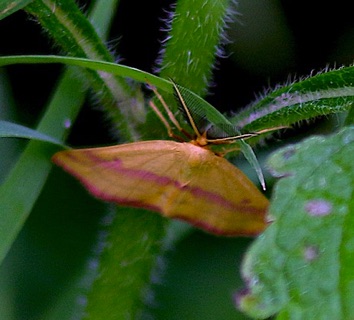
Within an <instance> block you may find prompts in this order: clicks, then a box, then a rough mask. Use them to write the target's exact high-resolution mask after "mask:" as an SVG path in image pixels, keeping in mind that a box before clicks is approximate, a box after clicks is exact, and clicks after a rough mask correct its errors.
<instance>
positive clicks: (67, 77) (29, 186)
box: [0, 17, 99, 263]
mask: <svg viewBox="0 0 354 320" xmlns="http://www.w3.org/2000/svg"><path fill="white" fill-rule="evenodd" d="M93 19H94V20H95V18H94V17H93ZM97 23H98V24H99V21H97ZM84 97H85V89H84V84H83V83H82V81H81V80H80V79H78V70H76V69H75V68H70V70H68V71H67V72H66V73H65V74H64V75H63V78H62V81H61V82H60V84H59V85H58V87H57V91H56V93H55V95H54V96H53V98H52V101H51V103H50V104H49V105H48V107H47V110H46V112H45V114H44V116H43V118H42V119H41V121H40V122H39V125H38V127H37V130H38V131H40V132H42V133H44V134H48V135H50V136H51V137H54V138H55V139H58V140H62V139H63V138H64V137H65V136H66V134H67V133H68V130H67V129H68V128H67V125H66V124H71V123H73V121H74V119H75V118H76V115H77V113H78V111H79V109H80V106H81V104H82V103H83V100H84ZM53 151H54V150H53V148H50V146H43V143H39V142H38V141H30V142H29V144H28V146H27V147H26V149H25V151H24V152H23V154H22V155H21V157H20V159H19V161H18V162H17V163H16V165H15V166H14V167H13V169H12V170H11V171H10V172H9V174H8V176H7V178H6V180H5V181H4V183H3V184H2V185H0V263H1V262H2V261H3V259H4V257H5V256H6V253H7V252H8V250H9V249H10V247H11V245H12V243H13V241H14V240H15V238H16V236H17V234H18V232H19V231H20V230H21V228H22V227H23V224H24V222H25V221H26V219H27V217H28V215H29V214H30V212H31V210H32V208H33V205H34V203H35V202H36V200H37V198H38V196H39V194H40V192H41V190H42V187H43V185H44V183H45V181H46V178H47V176H48V173H49V170H50V169H51V166H52V165H51V162H50V157H51V155H52V154H53Z"/></svg>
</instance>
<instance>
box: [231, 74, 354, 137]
mask: <svg viewBox="0 0 354 320" xmlns="http://www.w3.org/2000/svg"><path fill="white" fill-rule="evenodd" d="M353 104H354V67H345V68H341V69H338V70H333V71H329V72H324V73H321V74H318V75H315V76H312V77H309V78H307V79H305V80H302V81H299V82H294V83H292V84H290V85H287V86H284V87H281V88H277V89H276V90H274V91H273V92H270V93H269V94H267V95H266V96H265V97H264V98H263V99H261V100H259V101H258V102H256V103H255V104H252V105H251V106H250V107H248V108H246V109H245V110H244V111H242V112H241V113H238V114H237V115H236V116H235V117H234V118H233V119H232V120H231V122H232V123H234V124H236V125H237V126H239V127H240V128H244V129H245V130H249V131H257V130H260V129H264V128H269V127H276V126H281V125H290V124H293V123H296V122H298V121H301V120H307V119H310V118H313V117H316V116H322V115H328V114H333V113H338V112H344V111H348V110H350V108H351V107H352V106H353Z"/></svg>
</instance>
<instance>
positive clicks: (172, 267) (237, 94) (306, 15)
mask: <svg viewBox="0 0 354 320" xmlns="http://www.w3.org/2000/svg"><path fill="white" fill-rule="evenodd" d="M171 4H172V1H167V0H164V1H145V0H121V1H120V6H119V11H118V12H117V14H116V18H115V21H114V24H113V27H112V30H111V34H110V40H109V41H108V42H107V44H108V46H109V47H110V49H111V51H112V52H115V54H116V58H117V59H118V58H119V59H120V61H121V63H123V64H127V65H129V66H133V67H136V68H140V69H143V70H146V71H149V72H151V71H152V70H153V69H154V67H156V58H157V56H158V52H159V49H160V41H161V40H163V39H164V37H165V36H166V34H165V33H164V32H163V31H161V29H163V27H164V22H163V21H162V20H163V19H165V18H166V17H167V16H168V14H167V13H166V10H167V11H168V10H169V8H170V6H171ZM80 5H81V7H82V8H83V10H87V9H88V8H89V1H80ZM234 9H236V10H237V12H238V13H239V14H237V15H235V16H234V23H232V24H229V28H228V29H227V30H226V35H227V37H228V39H229V40H230V42H229V43H228V44H226V45H225V46H224V52H225V54H224V55H225V57H223V58H218V59H217V61H216V63H215V72H214V78H213V86H212V87H211V88H210V94H209V96H208V97H207V99H208V100H209V101H210V102H211V103H212V104H213V105H214V106H216V107H217V108H218V109H219V110H222V111H225V112H230V111H237V110H238V109H240V108H243V107H245V106H246V105H248V104H249V103H251V102H252V101H254V100H255V99H256V98H257V97H258V96H259V94H262V92H265V91H266V90H267V89H269V88H274V87H275V86H276V85H277V84H282V83H286V82H289V81H293V80H294V79H296V78H300V77H304V76H308V75H310V74H311V73H313V72H314V73H316V72H319V71H321V70H323V69H325V68H327V67H329V68H333V67H336V66H337V67H338V66H341V65H350V64H352V61H353V52H354V19H353V18H352V10H351V3H350V1H343V0H338V1H336V2H335V3H333V2H330V3H325V2H322V1H311V2H309V1H305V0H298V1H290V0H287V1H286V0H283V1H277V0H253V1H248V0H240V1H238V5H236V6H235V8H234ZM0 31H1V42H0V54H1V55H17V54H51V53H60V49H59V48H57V47H55V46H53V44H52V42H51V41H49V40H48V38H47V35H46V34H45V32H43V30H41V27H40V26H39V25H38V24H37V23H36V22H35V21H34V20H33V19H32V18H31V17H29V16H27V15H26V13H24V12H17V13H16V14H13V15H11V16H10V17H7V18H6V19H4V20H2V21H0ZM60 70H61V67H60V66H57V65H53V66H51V65H28V66H25V65H20V66H11V67H8V68H6V74H7V75H8V76H9V80H10V85H11V90H12V94H13V97H14V99H15V103H16V105H17V108H18V110H19V112H18V113H17V117H18V122H19V123H23V124H25V125H29V126H31V127H33V126H34V125H35V124H36V122H37V121H38V117H39V115H40V114H41V112H42V110H44V105H45V103H46V102H47V100H48V98H49V97H50V95H51V90H52V88H53V86H54V84H55V83H56V81H57V79H58V75H59V73H60ZM9 96H10V92H9ZM92 101H95V100H94V99H92V98H91V99H90V98H88V99H87V105H86V107H85V108H84V109H83V110H82V112H81V114H80V117H79V119H78V122H77V124H75V125H74V129H73V133H72V135H71V143H73V144H75V145H84V144H85V145H87V144H89V145H93V146H94V145H100V144H106V143H108V142H109V141H111V140H113V137H111V136H110V134H109V131H110V130H108V128H107V121H106V120H104V117H103V116H102V114H101V112H100V110H99V106H98V105H97V101H96V102H95V103H94V105H95V107H94V108H92V107H90V106H89V104H90V103H91V102H92ZM1 113H2V110H1V109H0V117H3V115H2V114H1ZM99 119H101V120H99ZM56 172H57V173H58V172H59V171H58V170H56ZM59 177H60V178H58V175H57V176H55V177H53V176H52V177H51V179H50V180H49V184H48V186H50V187H48V188H47V189H46V190H47V191H45V192H44V195H43V196H42V197H41V198H43V199H44V198H45V194H46V192H47V193H48V192H51V193H52V194H54V195H55V196H56V197H57V196H58V192H56V191H55V190H60V189H63V188H68V187H67V186H68V184H69V183H71V184H72V186H71V187H72V188H77V189H75V190H79V191H75V192H73V195H72V197H73V199H71V200H72V201H73V202H72V203H79V202H76V200H77V198H78V197H79V198H81V197H87V200H86V202H87V203H88V204H90V207H93V209H94V206H95V205H96V206H97V208H98V209H97V211H99V207H100V205H101V203H100V202H98V201H95V200H93V199H92V198H90V197H88V196H87V194H86V192H85V191H84V190H83V189H82V188H81V187H80V186H79V185H78V184H77V183H76V182H74V181H73V179H71V178H70V177H68V176H63V175H61V176H59ZM62 180H63V181H64V182H63V181H62ZM64 186H65V187H64ZM55 188H57V189H55ZM48 190H51V191H48ZM73 190H74V189H73ZM54 199H56V200H50V198H49V200H45V201H44V200H41V199H39V201H38V204H37V205H36V208H35V210H34V212H33V213H32V214H31V216H30V219H29V220H28V222H27V223H26V226H25V228H24V230H23V231H22V233H21V235H20V236H19V239H18V240H17V242H16V243H15V245H14V248H13V249H12V251H11V252H10V254H9V257H8V258H7V261H6V262H5V265H4V266H3V267H2V269H0V305H3V306H4V305H5V302H6V303H7V304H8V305H9V306H10V307H9V309H12V308H17V314H18V316H17V317H16V318H11V320H12V319H16V320H18V319H39V317H38V315H39V314H41V313H42V312H43V305H45V306H46V308H48V309H50V308H51V306H52V305H51V303H52V301H55V299H57V294H58V292H61V290H62V291H63V292H64V291H65V286H63V283H71V282H72V281H73V280H72V279H71V278H70V276H71V275H70V273H69V272H68V270H71V271H72V270H75V268H77V269H78V270H79V269H81V268H82V266H83V265H84V262H83V261H85V259H86V258H85V257H84V256H85V254H87V252H90V248H89V243H90V241H92V242H94V238H95V235H94V234H95V232H97V229H98V227H97V224H98V222H97V221H98V220H99V219H98V217H97V216H94V215H92V216H90V215H88V214H86V213H85V212H84V213H80V214H78V215H69V214H67V215H65V214H64V215H62V213H60V212H56V210H53V203H57V202H53V201H59V202H61V203H67V206H68V207H70V208H71V207H72V205H70V204H69V202H68V199H67V198H64V199H61V198H60V197H59V199H58V198H54ZM91 201H92V202H93V203H92V205H91ZM54 209H55V208H54ZM78 212H79V210H78ZM52 230H55V232H53V231H52ZM87 238H90V239H91V240H87ZM249 243H250V240H249V239H223V238H215V237H213V236H209V235H206V234H205V233H202V232H199V231H197V232H193V233H191V234H190V235H189V236H186V238H184V239H182V241H180V242H179V243H178V244H177V246H176V247H174V248H172V249H171V250H170V251H169V252H168V253H167V255H166V257H165V261H164V263H166V265H165V266H164V267H163V268H162V269H163V272H162V274H164V276H163V277H162V275H160V277H161V278H163V280H161V279H158V280H159V281H161V282H160V283H157V284H156V286H155V291H156V292H155V299H156V304H155V302H154V301H151V308H152V314H154V316H155V318H156V319H169V320H171V319H191V320H196V319H203V320H205V319H213V320H214V319H223V320H224V319H245V317H244V316H242V315H240V314H237V313H236V311H235V309H234V306H233V304H232V294H233V293H234V291H235V290H236V289H237V288H239V287H240V286H242V284H241V282H240V279H239V263H240V261H241V259H242V255H243V253H244V250H245V249H246V248H247V246H248V245H249ZM47 246H48V247H49V248H47ZM43 247H44V248H47V249H46V250H48V252H49V254H47V252H46V251H45V250H43ZM85 250H86V251H85ZM77 252H80V253H82V256H83V257H81V258H80V257H79V258H80V259H81V260H80V261H78V260H77V261H74V258H75V257H76V258H77V259H78V256H79V255H78V254H77ZM85 252H86V253H85ZM78 272H79V271H78ZM43 292H44V293H45V294H44V295H45V297H46V300H43ZM2 293H3V294H2ZM4 297H5V298H4ZM4 301H5V302H4ZM33 301H36V302H33ZM38 301H40V302H41V303H40V304H38ZM32 302H33V303H32ZM36 303H37V304H36ZM1 308H2V307H1V306H0V319H1V320H2V319H6V320H8V319H10V318H2V315H1ZM64 308H65V307H64ZM60 314H61V313H60ZM59 318H60V317H59ZM46 319H47V318H46ZM51 319H52V318H51ZM53 319H54V318H53Z"/></svg>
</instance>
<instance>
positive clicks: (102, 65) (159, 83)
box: [0, 55, 173, 93]
mask: <svg viewBox="0 0 354 320" xmlns="http://www.w3.org/2000/svg"><path fill="white" fill-rule="evenodd" d="M38 63H43V64H46V63H62V64H66V65H72V66H78V67H82V68H88V69H92V70H96V71H105V72H107V73H111V74H114V75H118V76H121V77H125V78H131V79H133V80H136V81H139V82H148V83H150V84H152V85H154V86H155V87H157V88H159V89H161V90H164V91H166V92H168V93H173V89H172V84H171V83H170V81H167V80H165V79H162V78H160V77H158V76H155V75H153V74H151V73H148V72H145V71H142V70H139V69H136V68H132V67H128V66H124V65H121V64H117V63H114V62H106V61H100V60H93V59H87V58H76V57H65V56H53V55H47V56H42V55H35V56H33V55H27V56H3V57H0V66H7V65H13V64H38Z"/></svg>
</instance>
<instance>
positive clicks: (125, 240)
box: [83, 207, 166, 320]
mask: <svg viewBox="0 0 354 320" xmlns="http://www.w3.org/2000/svg"><path fill="white" fill-rule="evenodd" d="M108 222H109V223H108V225H107V229H108V231H109V232H108V234H107V238H106V239H105V240H102V243H101V246H103V245H104V246H105V248H104V250H103V252H102V254H101V257H100V269H99V277H98V278H97V279H96V281H95V282H94V283H93V286H92V288H91V290H90V292H89V293H88V295H87V297H86V299H87V301H88V305H87V308H86V310H85V316H84V317H83V319H92V320H98V319H105V320H115V319H126V318H127V319H136V317H137V313H138V312H139V310H140V309H141V308H142V294H143V292H142V290H143V289H144V288H145V287H146V285H147V283H148V280H149V279H150V272H151V268H152V267H153V265H154V263H155V259H156V253H157V252H158V251H159V250H160V246H161V239H162V237H163V236H164V234H165V227H166V224H165V221H164V220H163V219H161V217H160V216H159V215H157V214H154V213H152V212H150V211H146V210H136V209H132V208H124V207H117V208H116V212H115V214H114V217H112V221H108ZM152 234H154V236H151V235H152Z"/></svg>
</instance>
